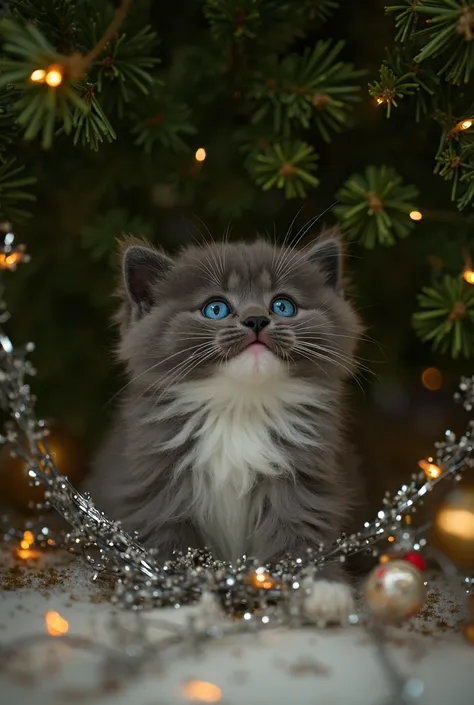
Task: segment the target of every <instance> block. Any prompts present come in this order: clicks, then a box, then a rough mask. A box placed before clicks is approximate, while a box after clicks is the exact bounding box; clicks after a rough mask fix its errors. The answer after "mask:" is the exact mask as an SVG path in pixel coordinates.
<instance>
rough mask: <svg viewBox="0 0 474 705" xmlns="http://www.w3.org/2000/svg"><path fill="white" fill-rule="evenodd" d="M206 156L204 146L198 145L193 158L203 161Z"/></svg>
mask: <svg viewBox="0 0 474 705" xmlns="http://www.w3.org/2000/svg"><path fill="white" fill-rule="evenodd" d="M206 157H207V154H206V150H205V149H204V147H199V149H197V150H196V154H195V155H194V158H195V160H196V161H197V162H203V161H204V160H205V158H206Z"/></svg>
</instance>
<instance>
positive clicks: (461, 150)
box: [434, 121, 474, 210]
mask: <svg viewBox="0 0 474 705" xmlns="http://www.w3.org/2000/svg"><path fill="white" fill-rule="evenodd" d="M472 124H473V126H474V121H472ZM471 130H472V132H471V140H472V139H473V138H474V129H473V128H469V131H471ZM466 132H467V130H466ZM462 137H464V141H463V140H458V141H454V140H453V139H451V140H450V141H447V148H446V149H444V150H443V151H442V152H441V153H440V154H438V155H437V157H436V166H435V169H434V172H435V174H439V175H440V176H442V177H443V179H444V180H445V181H449V182H451V200H452V201H456V200H457V205H458V209H459V210H463V209H464V208H466V207H467V206H469V205H474V142H473V141H466V138H467V140H469V137H468V136H467V135H462Z"/></svg>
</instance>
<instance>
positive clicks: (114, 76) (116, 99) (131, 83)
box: [84, 13, 161, 119]
mask: <svg viewBox="0 0 474 705" xmlns="http://www.w3.org/2000/svg"><path fill="white" fill-rule="evenodd" d="M108 19H110V18H109V17H108V16H107V14H104V13H102V14H99V13H96V15H95V17H94V18H93V19H91V18H90V17H89V18H88V19H87V24H86V25H85V26H84V36H85V40H86V41H88V43H89V44H94V43H95V42H99V41H100V39H99V38H100V36H101V35H102V33H103V32H104V27H106V25H107V22H108ZM125 29H126V27H125ZM156 44H157V35H156V32H154V31H153V30H152V29H151V27H149V26H145V27H142V28H141V29H139V30H138V31H128V32H127V31H124V32H123V33H121V34H120V35H117V36H115V37H114V38H113V39H112V40H111V41H110V42H109V43H108V44H107V45H106V46H105V47H104V50H103V52H102V54H101V57H100V59H96V60H95V61H94V63H93V65H92V68H91V69H90V71H89V79H90V80H91V81H92V82H93V83H95V85H96V90H97V92H98V93H100V94H103V95H104V99H105V100H106V101H107V103H108V104H109V105H110V106H111V109H112V110H116V111H117V114H118V117H119V118H120V119H123V117H124V114H125V110H126V108H127V106H129V105H130V104H132V103H133V101H135V100H142V99H143V96H147V95H148V94H149V93H150V91H151V89H152V88H153V87H154V88H155V89H156V88H157V86H158V85H161V82H160V81H158V80H157V79H156V77H155V76H154V75H152V73H150V71H151V70H152V69H153V68H155V67H156V66H157V65H158V64H159V63H160V60H159V59H158V58H157V57H156V56H153V53H154V50H155V47H156Z"/></svg>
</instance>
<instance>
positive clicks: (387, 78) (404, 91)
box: [369, 63, 419, 118]
mask: <svg viewBox="0 0 474 705" xmlns="http://www.w3.org/2000/svg"><path fill="white" fill-rule="evenodd" d="M413 89H415V90H419V85H418V84H417V83H416V82H415V81H413V73H412V72H410V73H406V74H404V75H403V76H396V75H395V74H394V73H393V71H392V69H391V68H390V67H389V66H387V65H386V64H385V63H384V64H382V66H381V67H380V80H379V81H374V82H373V83H369V93H370V95H372V96H374V98H375V100H376V101H377V103H378V104H379V105H386V106H387V117H388V118H389V117H390V113H391V110H392V105H393V106H394V107H395V108H397V107H398V103H397V99H398V98H403V97H405V96H407V95H413V93H414V90H413Z"/></svg>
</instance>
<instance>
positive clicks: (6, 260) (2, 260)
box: [0, 252, 23, 269]
mask: <svg viewBox="0 0 474 705" xmlns="http://www.w3.org/2000/svg"><path fill="white" fill-rule="evenodd" d="M22 257H23V253H22V252H11V253H10V254H9V255H6V254H4V253H3V252H0V269H13V268H14V267H16V265H17V264H18V262H21V259H22Z"/></svg>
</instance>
